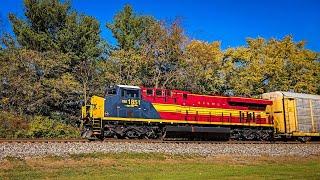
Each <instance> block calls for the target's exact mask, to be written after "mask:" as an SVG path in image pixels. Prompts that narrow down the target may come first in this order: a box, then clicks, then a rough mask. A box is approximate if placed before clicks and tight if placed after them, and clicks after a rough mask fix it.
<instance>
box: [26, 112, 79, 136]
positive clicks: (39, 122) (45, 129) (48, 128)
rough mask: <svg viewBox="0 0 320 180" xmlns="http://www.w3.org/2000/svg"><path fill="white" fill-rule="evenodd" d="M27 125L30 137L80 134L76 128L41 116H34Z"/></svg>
mask: <svg viewBox="0 0 320 180" xmlns="http://www.w3.org/2000/svg"><path fill="white" fill-rule="evenodd" d="M29 126H30V128H29V129H28V132H27V135H28V136H29V137H31V138H76V137H79V136H80V133H79V130H78V129H77V128H74V127H71V126H67V125H66V124H63V123H59V122H56V121H53V120H52V119H49V118H47V117H42V116H36V117H34V119H32V120H31V122H30V125H29Z"/></svg>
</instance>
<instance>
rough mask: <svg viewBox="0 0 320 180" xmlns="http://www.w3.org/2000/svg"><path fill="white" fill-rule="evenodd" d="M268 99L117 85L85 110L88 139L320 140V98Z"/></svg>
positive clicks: (292, 95)
mask: <svg viewBox="0 0 320 180" xmlns="http://www.w3.org/2000/svg"><path fill="white" fill-rule="evenodd" d="M261 97H262V98H260V99H256V98H244V97H224V96H211V95H201V94H194V93H190V92H187V91H181V90H168V89H158V88H144V87H139V86H128V85H117V86H111V87H109V88H107V89H106V91H105V96H104V97H98V96H93V97H92V98H91V100H90V104H88V105H85V106H83V107H82V132H81V134H82V137H84V138H89V139H94V138H95V139H97V138H98V139H103V138H106V137H111V138H130V139H131V138H146V139H159V138H183V139H186V138H187V139H205V140H216V139H218V140H227V139H234V140H266V141H267V140H273V139H275V138H281V139H298V140H301V141H307V140H309V139H310V138H311V137H320V132H319V131H320V96H318V95H309V94H298V93H290V92H280V91H277V92H270V93H265V94H262V96H261Z"/></svg>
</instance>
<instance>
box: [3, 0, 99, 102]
mask: <svg viewBox="0 0 320 180" xmlns="http://www.w3.org/2000/svg"><path fill="white" fill-rule="evenodd" d="M24 4H25V16H26V19H19V18H17V17H16V16H15V15H13V14H10V15H9V18H10V21H11V23H12V25H13V29H14V33H15V35H16V37H17V40H18V42H19V44H20V45H21V46H22V47H23V48H26V49H29V50H35V51H38V52H48V51H54V52H57V53H63V54H67V56H68V57H69V58H70V59H71V60H70V61H68V63H69V64H68V73H70V74H71V75H72V76H74V78H75V79H76V80H78V81H80V82H81V83H82V86H83V87H82V89H83V90H82V91H83V96H84V102H86V101H87V94H88V92H89V91H90V89H93V87H92V85H93V83H91V82H92V80H93V76H94V68H95V64H96V61H98V60H99V58H100V56H101V54H102V52H103V51H104V49H103V48H104V46H102V44H103V43H104V41H103V40H102V39H101V37H100V29H99V22H98V21H97V20H96V19H95V18H93V17H90V16H85V15H80V14H78V13H77V12H72V11H71V10H70V2H69V1H65V2H60V1H59V0H53V1H51V0H25V1H24Z"/></svg>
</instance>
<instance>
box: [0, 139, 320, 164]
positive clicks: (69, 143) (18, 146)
mask: <svg viewBox="0 0 320 180" xmlns="http://www.w3.org/2000/svg"><path fill="white" fill-rule="evenodd" d="M0 142H1V140H0ZM121 152H129V153H130V152H134V153H167V154H195V155H200V156H216V155H231V156H265V155H266V156H311V155H316V156H320V144H319V143H315V142H311V143H305V144H303V143H298V142H275V143H270V142H254V141H253V142H248V141H243V142H238V141H227V142H207V141H159V140H158V141H153V140H143V141H141V140H111V139H106V140H105V141H88V140H83V139H79V140H78V139H73V140H44V139H42V140H33V141H27V140H19V141H13V140H12V141H6V142H4V140H3V141H2V143H0V159H2V158H5V157H18V158H26V157H34V156H37V157H39V156H40V157H41V156H69V155H71V154H83V153H121Z"/></svg>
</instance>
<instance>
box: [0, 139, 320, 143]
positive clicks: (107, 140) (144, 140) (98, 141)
mask: <svg viewBox="0 0 320 180" xmlns="http://www.w3.org/2000/svg"><path fill="white" fill-rule="evenodd" d="M105 142H112V143H162V144H166V143H171V144H172V143H174V144H320V141H310V142H306V143H301V142H299V141H287V142H284V141H275V142H270V141H230V140H229V141H190V140H173V139H170V140H160V139H157V140H153V139H112V138H111V139H109V138H107V139H104V140H103V141H100V140H91V141H89V140H87V139H0V144H1V143H105Z"/></svg>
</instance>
